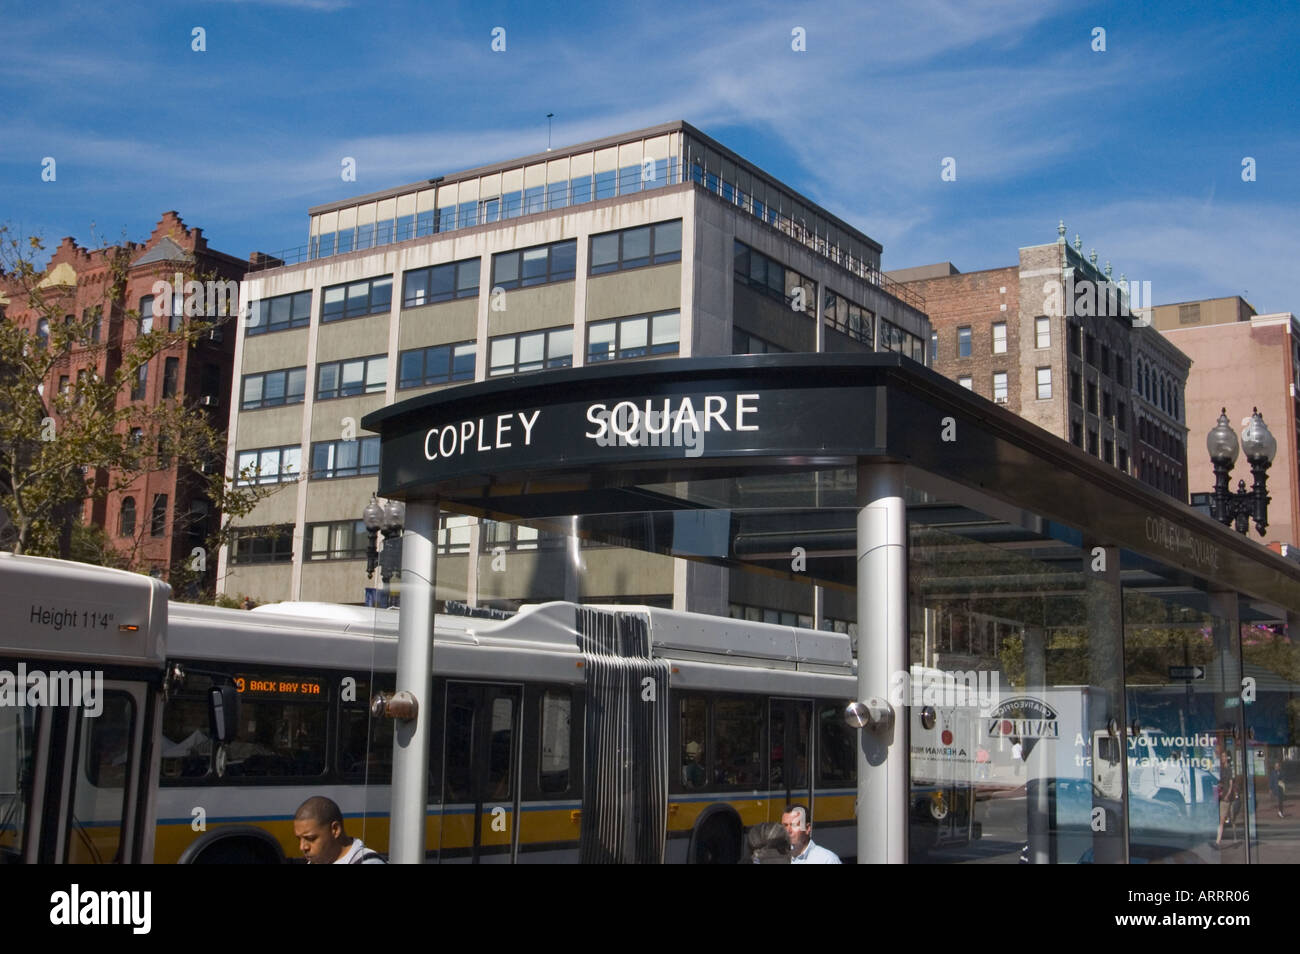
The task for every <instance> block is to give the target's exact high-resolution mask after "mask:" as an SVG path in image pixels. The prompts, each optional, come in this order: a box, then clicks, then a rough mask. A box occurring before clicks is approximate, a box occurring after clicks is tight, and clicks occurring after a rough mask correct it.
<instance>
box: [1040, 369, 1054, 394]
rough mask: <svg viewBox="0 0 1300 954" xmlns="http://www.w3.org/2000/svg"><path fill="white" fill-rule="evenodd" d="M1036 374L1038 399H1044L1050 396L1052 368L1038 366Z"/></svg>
mask: <svg viewBox="0 0 1300 954" xmlns="http://www.w3.org/2000/svg"><path fill="white" fill-rule="evenodd" d="M1037 375H1038V400H1040V401H1046V400H1049V399H1050V398H1051V396H1052V369H1051V368H1039V369H1037Z"/></svg>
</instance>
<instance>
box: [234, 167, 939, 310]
mask: <svg viewBox="0 0 1300 954" xmlns="http://www.w3.org/2000/svg"><path fill="white" fill-rule="evenodd" d="M652 166H653V168H652ZM684 166H685V163H684V161H683V160H681V159H672V160H657V161H655V162H654V163H651V162H650V161H649V160H647V161H646V163H645V164H644V165H636V166H625V167H624V168H622V169H619V170H616V171H613V170H611V171H610V172H607V173H600V174H597V175H594V176H584V177H580V178H576V179H570V180H568V181H567V182H553V183H550V184H548V185H547V186H544V187H542V186H537V187H534V188H533V189H529V190H523V191H518V192H511V193H507V194H506V195H503V196H498V197H495V198H490V199H480V200H478V201H476V202H472V203H462V204H460V205H457V206H445V207H443V208H441V209H437V210H429V211H427V212H422V213H420V214H419V215H407V216H401V217H398V218H394V219H389V220H387V221H384V222H378V223H375V224H373V225H370V224H367V225H362V226H358V227H356V228H353V229H347V230H342V231H338V232H335V233H331V234H327V235H318V236H314V237H313V239H312V241H311V243H310V244H308V245H295V246H293V247H291V248H287V249H284V250H282V251H279V252H276V253H274V254H273V255H269V256H261V257H260V258H259V260H258V261H255V262H252V263H250V266H249V271H250V272H255V271H261V270H263V269H267V268H279V267H281V266H284V265H301V264H302V263H304V262H309V261H315V260H317V259H322V258H330V257H333V256H336V255H345V254H347V253H349V252H356V251H365V250H368V249H373V248H381V247H383V246H386V245H392V244H397V243H400V242H407V241H411V240H414V239H421V238H427V237H429V236H433V235H441V234H444V233H447V232H453V231H457V230H459V229H466V228H473V227H475V226H479V225H491V224H493V223H495V222H503V221H508V220H510V219H514V218H519V217H521V216H525V215H534V214H537V213H542V212H554V211H557V210H560V209H566V208H569V207H572V206H577V205H584V204H586V203H588V202H597V201H600V200H603V199H612V198H615V197H618V196H627V195H632V194H635V193H642V192H649V191H652V190H654V189H657V188H662V187H664V186H669V185H677V184H679V183H681V182H683V181H686V179H685V178H684V177H689V180H690V181H692V182H694V183H695V185H696V186H697V187H698V188H700V189H703V190H704V191H705V192H708V193H709V194H710V195H713V196H716V197H717V198H719V199H721V200H722V201H723V202H725V203H727V204H728V205H732V206H735V207H736V208H738V209H740V210H741V211H743V212H746V213H748V214H749V215H752V216H754V217H755V218H757V219H758V220H759V221H761V222H763V223H765V224H766V225H768V226H770V227H771V228H773V229H775V230H776V231H778V232H780V233H781V234H783V235H785V236H787V237H788V238H791V239H793V240H795V241H796V242H798V243H799V244H801V245H803V246H804V247H805V248H808V249H810V250H811V251H812V252H813V253H814V254H816V255H817V256H818V257H820V258H822V259H825V260H826V261H828V262H831V263H832V264H834V265H838V266H839V267H840V268H843V269H844V270H845V271H848V272H850V273H852V274H853V275H856V276H857V277H858V278H860V279H862V280H863V281H866V282H867V283H868V284H871V285H874V286H876V287H877V288H879V289H880V290H881V291H883V292H885V293H886V294H888V295H891V296H893V297H894V298H897V299H899V300H900V301H902V302H905V303H906V304H908V305H910V306H912V307H913V308H916V309H917V310H920V311H923V310H924V309H925V299H924V297H923V296H922V295H921V294H920V293H919V292H918V291H917V290H915V289H913V288H911V287H909V286H907V285H903V284H901V283H899V282H896V281H894V280H893V279H891V278H889V277H888V276H886V275H884V274H883V273H882V272H881V271H880V269H879V268H878V267H877V266H876V265H875V264H874V263H873V262H871V261H868V260H865V259H863V258H862V257H860V256H857V255H854V254H853V253H852V251H850V250H848V249H845V248H843V247H841V245H840V244H839V243H838V242H836V241H833V240H832V239H831V238H830V237H829V235H828V233H829V230H830V226H829V225H828V224H827V223H826V222H825V221H824V220H821V219H820V218H817V217H814V220H813V223H812V225H811V227H810V226H809V224H808V222H807V220H805V219H800V220H798V221H796V220H795V219H794V218H793V217H792V216H791V215H789V214H787V213H785V212H783V211H781V210H780V209H777V208H774V207H772V206H771V205H768V204H765V203H764V202H762V201H761V200H759V199H757V198H755V197H754V196H753V195H751V194H748V193H746V192H745V191H744V190H742V189H740V188H739V187H737V186H736V185H735V184H733V183H731V182H728V181H726V180H725V179H722V178H721V177H720V176H718V175H716V174H714V173H712V172H706V171H705V170H704V168H703V166H701V165H699V164H692V165H691V167H690V169H689V170H687V169H685V168H684Z"/></svg>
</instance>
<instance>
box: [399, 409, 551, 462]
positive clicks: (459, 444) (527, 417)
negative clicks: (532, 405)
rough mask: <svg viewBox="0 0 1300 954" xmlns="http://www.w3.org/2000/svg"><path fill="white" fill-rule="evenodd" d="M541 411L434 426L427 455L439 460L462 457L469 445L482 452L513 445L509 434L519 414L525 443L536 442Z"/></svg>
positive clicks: (426, 441) (427, 439)
mask: <svg viewBox="0 0 1300 954" xmlns="http://www.w3.org/2000/svg"><path fill="white" fill-rule="evenodd" d="M541 413H542V412H541V411H540V410H537V411H533V412H532V413H531V414H526V413H524V412H523V411H515V412H514V413H512V414H498V415H497V416H496V417H495V418H487V417H479V418H470V419H469V420H465V421H461V422H460V423H459V424H446V425H444V426H442V427H431V428H430V429H429V430H428V431H427V432H426V433H425V435H424V458H425V460H437V459H438V458H439V457H443V458H446V457H458V456H460V455H461V454H463V453H465V449H466V448H467V447H468V448H469V449H470V450H473V451H478V452H479V453H486V452H488V451H494V450H502V449H504V448H506V447H513V446H514V441H513V440H511V439H510V437H509V436H508V435H510V431H511V429H512V428H513V427H514V426H515V422H516V418H517V419H518V423H519V426H520V428H522V430H523V437H524V440H523V444H524V446H525V447H530V446H531V445H532V443H533V425H534V424H536V423H537V418H538V416H540V415H541Z"/></svg>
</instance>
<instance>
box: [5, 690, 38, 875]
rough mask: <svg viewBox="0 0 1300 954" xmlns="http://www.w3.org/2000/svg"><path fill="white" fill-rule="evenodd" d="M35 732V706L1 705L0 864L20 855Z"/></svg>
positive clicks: (29, 803) (28, 795)
mask: <svg viewBox="0 0 1300 954" xmlns="http://www.w3.org/2000/svg"><path fill="white" fill-rule="evenodd" d="M35 734H36V709H35V707H33V706H23V707H22V708H17V707H11V706H4V707H0V864H4V863H6V862H18V861H19V860H21V859H22V855H23V835H24V830H25V828H26V825H27V817H28V815H29V813H30V810H31V799H32V791H31V787H32V747H33V743H34V738H35Z"/></svg>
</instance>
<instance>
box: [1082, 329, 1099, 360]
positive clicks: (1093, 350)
mask: <svg viewBox="0 0 1300 954" xmlns="http://www.w3.org/2000/svg"><path fill="white" fill-rule="evenodd" d="M1083 355H1084V360H1085V361H1087V362H1088V363H1089V364H1091V365H1093V366H1094V367H1096V365H1097V339H1096V338H1094V337H1093V336H1092V335H1088V336H1087V337H1086V338H1085V339H1084V352H1083Z"/></svg>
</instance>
